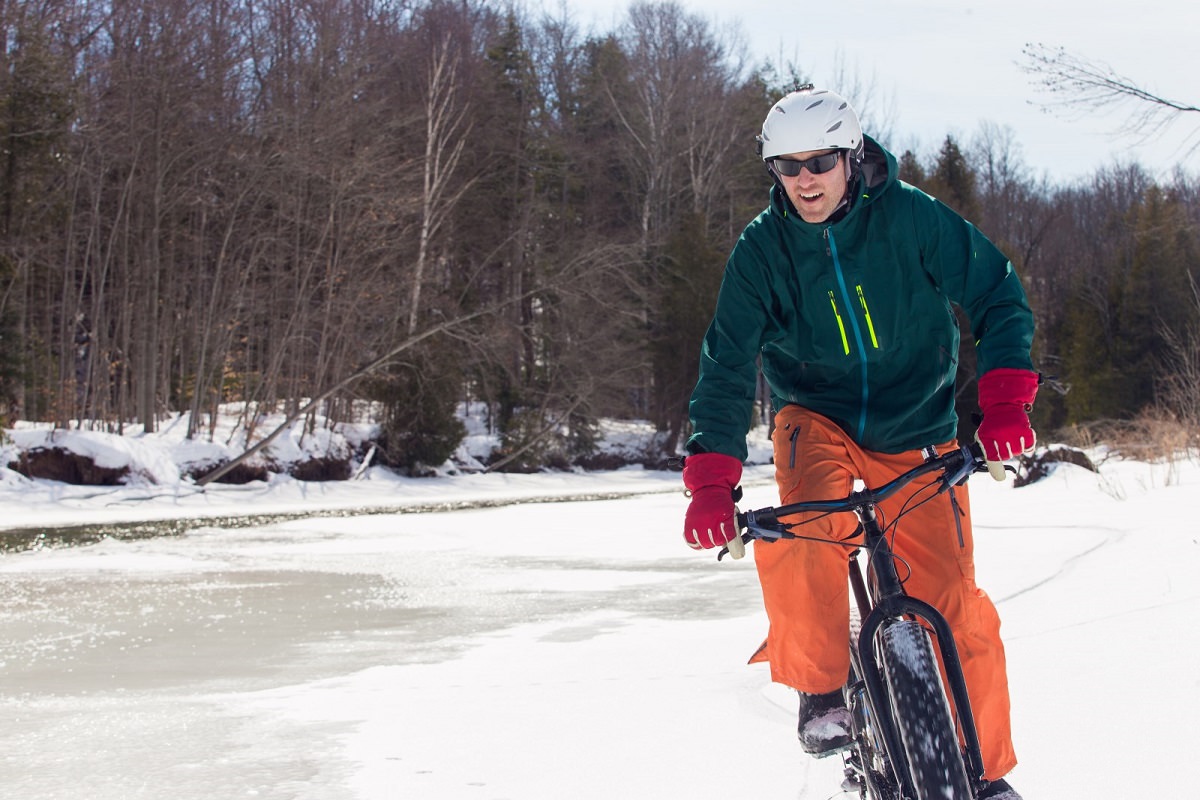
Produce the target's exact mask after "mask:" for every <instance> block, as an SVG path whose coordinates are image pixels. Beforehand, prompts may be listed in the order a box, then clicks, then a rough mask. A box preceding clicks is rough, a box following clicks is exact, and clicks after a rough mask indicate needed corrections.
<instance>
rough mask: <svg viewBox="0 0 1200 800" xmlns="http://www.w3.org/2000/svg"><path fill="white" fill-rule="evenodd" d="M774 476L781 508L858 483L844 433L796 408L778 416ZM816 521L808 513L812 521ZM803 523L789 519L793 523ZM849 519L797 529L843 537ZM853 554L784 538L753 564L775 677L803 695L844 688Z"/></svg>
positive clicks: (850, 526)
mask: <svg viewBox="0 0 1200 800" xmlns="http://www.w3.org/2000/svg"><path fill="white" fill-rule="evenodd" d="M775 426H776V427H775V433H774V451H775V478H776V481H777V483H778V484H779V496H780V502H781V503H790V502H795V501H797V500H802V499H803V500H812V499H817V498H830V497H839V496H844V495H846V494H848V493H849V491H850V489H851V488H852V485H853V476H852V474H851V473H850V471H849V469H848V466H849V463H850V460H849V458H848V454H847V452H846V448H845V446H844V443H843V442H842V439H843V436H844V434H842V433H841V431H840V430H839V429H838V428H837V427H836V426H835V425H833V423H831V422H830V421H829V420H827V419H825V418H823V417H820V416H818V415H816V414H812V413H811V412H808V411H806V410H804V409H802V408H800V407H798V406H787V407H786V408H784V409H783V410H782V411H780V413H779V414H778V415H777V416H776V418H775ZM810 517H811V515H810ZM799 519H800V518H798V517H792V518H788V519H787V520H786V521H787V522H796V521H798V520H799ZM856 524H857V523H856V521H855V520H854V518H853V516H852V515H849V514H839V515H835V516H826V517H823V518H820V519H816V520H814V521H812V522H810V523H807V524H805V525H802V526H801V527H799V528H797V529H795V530H796V533H797V534H799V535H803V536H812V537H815V538H818V539H823V540H831V539H843V538H846V537H847V536H849V535H850V534H852V533H853V531H854V529H855V527H856ZM848 554H849V549H848V548H843V547H839V546H836V545H831V544H828V543H826V542H824V541H822V542H812V541H805V540H802V539H790V540H789V539H784V540H781V541H778V542H772V543H769V544H767V543H763V542H756V543H755V545H754V561H755V565H756V567H757V569H758V576H759V581H760V583H761V584H762V591H763V605H764V607H765V609H766V612H767V619H768V621H769V623H770V628H769V630H768V633H767V641H766V646H765V648H764V649H762V650H760V652H759V654H756V657H755V659H753V660H762V659H763V658H765V659H766V660H767V661H769V662H770V665H771V679H772V680H774V681H776V682H777V683H782V684H785V685H787V686H791V687H792V688H794V689H798V690H800V691H802V692H808V693H812V694H819V693H824V692H831V691H833V690H835V689H838V688H840V687H841V686H842V685H843V684H844V683H845V682H846V676H847V675H848V673H849V671H850V654H849V647H848V642H849V637H850V623H849V584H848V579H847V569H848V567H847V565H848Z"/></svg>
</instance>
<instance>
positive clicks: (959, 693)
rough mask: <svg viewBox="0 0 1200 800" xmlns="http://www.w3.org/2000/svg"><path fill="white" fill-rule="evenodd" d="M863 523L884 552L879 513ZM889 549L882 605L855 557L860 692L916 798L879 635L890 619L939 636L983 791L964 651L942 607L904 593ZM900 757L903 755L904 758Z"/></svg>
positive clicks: (880, 573)
mask: <svg viewBox="0 0 1200 800" xmlns="http://www.w3.org/2000/svg"><path fill="white" fill-rule="evenodd" d="M861 521H862V523H863V527H864V533H865V545H866V546H867V547H868V548H870V549H869V550H868V552H869V553H873V552H878V549H877V548H876V547H874V546H873V545H874V544H876V541H875V537H876V536H877V537H879V538H880V539H882V537H883V533H882V532H881V531H879V529H878V525H877V523H876V521H875V518H874V515H873V514H867V515H864V516H863V518H862V520H861ZM883 547H884V550H885V553H886V557H884V558H882V559H875V558H872V559H871V562H872V563H871V564H870V569H871V570H872V571H873V573H874V576H875V580H876V586H877V588H878V590H879V591H878V595H879V597H878V599H877V601H876V602H872V598H871V594H870V592H869V591H868V589H867V585H866V580H865V578H864V576H863V572H862V568H861V565H860V564H859V562H858V557H857V555H858V551H855V552H854V553H852V554H851V555H850V585H851V589H852V590H853V593H854V599H855V602H856V604H857V605H858V608H859V613H860V618H861V620H862V624H861V627H860V629H859V635H858V641H857V642H855V643H854V645H855V646H856V647H857V653H856V656H857V658H856V659H855V661H856V662H857V663H856V666H858V667H859V673H860V674H859V676H858V678H859V680H860V682H861V683H862V688H863V690H864V691H862V692H858V694H859V696H860V701H861V700H862V699H865V701H866V709H867V710H868V711H869V713H870V715H871V717H872V719H873V721H874V722H875V725H876V727H877V728H878V730H879V735H880V738H881V740H882V743H883V747H884V750H885V751H886V753H887V756H888V760H889V761H890V762H891V767H892V771H893V772H894V773H895V775H896V777H897V779H898V781H899V783H900V785H901V786H902V787H903V788H904V790H905V792H906V794H905V796H906V797H915V796H916V795H915V793H914V789H913V787H912V786H910V785H909V784H910V782H911V781H910V779H909V776H908V775H907V770H906V768H905V767H904V766H903V755H902V754H903V753H904V747H903V745H902V743H901V741H900V732H899V730H898V729H897V727H896V723H895V720H894V719H893V717H892V715H891V713H890V703H889V700H888V688H887V681H886V680H885V678H884V676H883V673H882V671H881V669H880V666H879V662H878V660H877V659H876V657H875V637H876V634H877V633H878V632H879V630H880V628H881V627H882V626H883V625H884V624H885V623H886V622H887V621H888V620H894V619H901V618H910V619H916V620H919V621H920V622H921V623H922V624H923V625H924V626H925V627H927V628H928V629H930V630H932V631H933V633H934V634H935V637H934V641H935V642H936V645H937V648H936V649H937V651H938V652H939V653H940V656H941V661H942V666H943V668H944V670H945V675H946V680H947V683H948V686H947V689H948V690H949V692H950V697H951V700H952V703H953V706H954V709H955V711H956V719H957V723H958V728H959V734H960V736H961V737H962V741H963V743H964V747H965V750H964V761H965V763H966V767H967V774H968V776H969V777H970V780H971V783H972V786H973V790H974V791H978V787H979V785H980V783H981V782H982V780H983V755H982V752H981V750H980V746H979V735H978V732H977V731H976V729H975V718H974V716H973V715H972V713H971V700H970V697H969V695H968V694H967V684H966V679H965V678H964V677H963V672H962V663H961V661H960V660H959V657H958V648H957V647H956V646H955V644H954V635H953V633H952V632H951V630H950V625H949V623H947V622H946V618H945V617H943V616H942V614H941V613H940V612H939V611H938V610H937V609H936V608H934V607H933V606H931V605H929V604H928V603H925V602H924V601H921V600H918V599H916V598H915V597H909V596H908V595H906V594H904V592H903V590H902V588H901V584H900V580H899V576H898V575H897V574H896V567H895V563H894V562H893V560H892V559H891V558H890V550H888V549H887V545H886V543H885V544H884V545H883ZM876 562H879V563H876ZM862 694H865V695H866V697H865V698H861V695H862ZM898 755H899V756H901V757H900V758H899V759H898V758H897V756H898Z"/></svg>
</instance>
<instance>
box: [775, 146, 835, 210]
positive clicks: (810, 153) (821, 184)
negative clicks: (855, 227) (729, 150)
mask: <svg viewBox="0 0 1200 800" xmlns="http://www.w3.org/2000/svg"><path fill="white" fill-rule="evenodd" d="M821 156H827V157H828V156H832V157H836V160H835V161H834V164H833V166H832V167H829V168H828V171H826V172H819V173H814V172H813V171H812V170H813V169H818V170H819V169H821V167H822V166H824V165H825V163H828V161H830V158H824V159H821V158H819V157H821ZM809 159H815V160H814V161H809ZM843 159H844V156H842V155H841V154H840V153H839V151H837V150H807V151H805V152H803V153H790V154H789V155H786V156H779V157H778V158H776V159H773V160H772V161H773V167H774V169H775V174H776V175H778V176H779V180H780V182H781V183H782V184H783V189H784V191H786V192H787V196H788V199H790V200H791V201H792V205H794V206H795V207H796V210H797V211H798V212H800V218H801V219H803V220H804V221H805V222H824V221H825V220H827V219H829V216H830V215H831V214H832V213H833V211H834V209H836V208H837V207H838V204H839V203H841V202H842V198H843V197H845V195H846V167H845V164H844V163H843ZM781 161H782V162H784V164H783V165H782V168H781V165H780V164H779V162H781ZM797 161H809V163H807V164H803V165H800V164H795V163H792V164H788V163H787V162H797ZM821 162H825V163H821ZM797 168H799V174H797V175H787V174H786V173H787V172H795V171H796V169H797Z"/></svg>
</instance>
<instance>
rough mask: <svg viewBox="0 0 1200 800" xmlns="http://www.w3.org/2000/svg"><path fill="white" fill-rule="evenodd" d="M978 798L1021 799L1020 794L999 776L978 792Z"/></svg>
mask: <svg viewBox="0 0 1200 800" xmlns="http://www.w3.org/2000/svg"><path fill="white" fill-rule="evenodd" d="M979 800H1021V795H1019V794H1017V790H1016V789H1014V788H1012V787H1011V786H1009V785H1008V781H1006V780H1004V779H1003V778H1001V779H1000V780H998V781H992V782H990V783H989V784H988V785H987V786H985V787H984V788H983V791H982V792H980V793H979Z"/></svg>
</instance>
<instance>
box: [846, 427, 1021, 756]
mask: <svg viewBox="0 0 1200 800" xmlns="http://www.w3.org/2000/svg"><path fill="white" fill-rule="evenodd" d="M951 446H954V445H953V443H951V444H948V445H944V446H942V447H940V448H938V450H939V452H945V450H947V449H949V447H951ZM921 460H922V457H921V454H920V453H919V452H917V453H903V454H899V455H895V456H890V455H882V454H878V453H870V454H866V459H865V460H864V462H863V467H864V469H863V471H864V480H866V481H867V483H868V485H875V486H878V485H880V484H882V483H884V482H886V481H888V480H891V478H893V477H895V476H896V475H898V474H900V473H901V472H904V471H905V470H907V469H910V468H911V467H913V466H916V465H917V464H919V463H920V462H921ZM926 484H927V481H921V480H920V479H918V480H917V481H915V482H914V483H912V484H910V486H909V488H908V489H907V490H905V491H901V492H899V493H898V494H897V495H895V496H893V497H892V498H889V500H888V501H887V502H885V503H883V504H881V506H880V509H879V510H880V513H881V515H882V516H883V520H884V523H885V524H886V523H891V522H893V521H896V520H898V522H897V524H896V526H895V529H894V537H893V538H892V547H893V551H894V552H895V554H896V555H897V556H898V557H899V558H900V559H901V561H900V563H899V564H898V565H897V569H898V571H899V573H900V576H901V578H902V579H905V578H906V580H905V590H906V591H907V592H908V593H909V594H910V595H911V596H913V597H916V598H919V599H921V600H924V601H925V602H927V603H929V604H930V605H932V606H934V607H935V608H937V609H938V610H939V611H940V612H941V613H942V614H943V615H944V616H945V617H946V621H947V622H948V623H949V624H950V628H951V630H952V631H953V633H954V641H955V645H956V646H957V648H958V655H959V659H960V661H961V662H962V669H963V676H964V677H965V679H966V682H967V693H968V695H969V696H970V698H971V710H972V712H973V714H974V717H975V725H976V728H977V729H978V732H979V740H980V746H981V749H982V751H983V762H984V768H985V775H986V777H987V778H988V779H990V780H995V779H996V778H999V777H1001V776H1003V775H1005V774H1007V773H1008V772H1009V771H1010V770H1011V769H1012V768H1013V767H1014V766H1015V765H1016V755H1015V753H1014V752H1013V746H1012V731H1011V726H1010V716H1009V695H1008V676H1007V668H1006V664H1005V657H1004V645H1003V644H1002V642H1001V639H1000V617H999V614H998V613H997V612H996V607H995V605H994V604H993V603H992V601H991V599H990V598H989V597H988V596H987V594H986V593H985V592H984V591H983V590H982V589H980V588H979V587H978V586H977V585H976V583H975V555H974V547H975V545H974V539H973V537H972V531H971V515H970V501H969V497H968V493H967V489H966V487H965V486H963V487H958V488H955V489H954V490H953V492H954V499H955V500H956V501H957V505H958V508H957V509H955V507H954V505H953V504H952V502H951V496H950V493H948V492H947V493H943V494H941V495H937V496H934V494H933V490H932V489H926V490H924V491H922V490H921V488H920V487H922V486H925V485H926ZM923 500H927V501H928V502H921V501H923ZM902 509H907V513H905V514H904V515H903V516H900V512H901V510H902ZM906 576H907V577H906Z"/></svg>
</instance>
